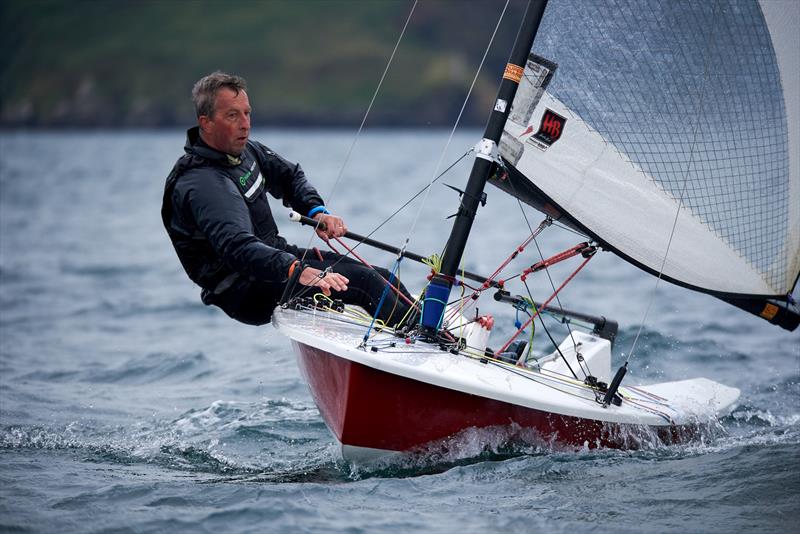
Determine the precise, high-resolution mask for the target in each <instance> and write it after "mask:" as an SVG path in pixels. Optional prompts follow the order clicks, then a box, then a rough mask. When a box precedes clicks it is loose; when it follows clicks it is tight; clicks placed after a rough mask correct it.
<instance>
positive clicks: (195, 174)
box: [161, 72, 410, 325]
mask: <svg viewBox="0 0 800 534" xmlns="http://www.w3.org/2000/svg"><path fill="white" fill-rule="evenodd" d="M192 99H193V101H194V106H195V111H196V113H197V122H198V125H197V126H194V127H192V128H190V129H189V130H188V132H187V139H186V145H185V147H184V150H185V152H186V153H185V154H184V155H183V156H181V157H180V159H178V161H177V163H176V164H175V166H174V167H173V169H172V172H170V174H169V176H168V178H167V182H166V186H165V188H164V198H163V203H162V206H161V217H162V220H163V222H164V226H165V228H166V229H167V233H168V234H169V237H170V239H171V241H172V244H173V246H174V247H175V252H176V253H177V254H178V258H179V259H180V261H181V264H182V265H183V268H184V269H185V270H186V274H188V275H189V278H190V279H191V280H192V281H193V282H195V283H196V284H197V285H199V286H200V287H201V289H202V291H201V299H202V301H203V302H204V303H205V304H206V305H211V304H213V305H215V306H218V307H219V308H221V309H222V310H223V311H224V312H225V313H226V314H228V315H229V316H230V317H232V318H233V319H236V320H237V321H240V322H242V323H246V324H251V325H261V324H265V323H268V322H269V320H270V317H271V315H272V310H273V309H274V308H275V306H276V305H277V304H278V303H279V301H280V299H281V297H282V296H283V294H284V290H285V289H286V286H287V283H288V282H289V281H290V280H292V279H293V278H294V279H296V282H295V283H296V284H299V286H312V287H315V288H317V289H315V290H314V292H319V291H321V292H322V293H324V294H325V295H329V296H331V297H332V298H336V299H341V300H343V301H344V302H345V303H348V304H357V305H359V306H362V307H363V308H365V309H366V310H367V311H368V312H369V313H370V314H375V312H376V310H377V308H378V303H379V301H380V299H381V295H382V294H384V288H385V287H386V281H385V280H389V279H390V273H389V272H388V271H387V270H386V269H382V268H370V267H367V266H365V265H364V264H362V263H359V262H357V261H355V260H353V259H350V258H345V257H342V256H339V255H338V254H334V253H332V252H321V251H318V250H316V249H314V250H311V251H307V250H303V249H300V248H298V247H296V246H294V245H290V244H288V243H287V242H286V240H285V239H284V238H283V237H281V236H280V235H279V234H278V227H277V225H276V224H275V219H274V218H273V216H272V211H271V210H270V206H269V202H268V200H267V193H269V194H270V195H272V196H273V197H275V198H277V199H280V200H282V201H283V203H284V205H286V206H291V207H292V209H294V210H295V211H297V212H298V213H301V214H304V215H307V216H308V217H311V218H313V219H315V220H317V221H319V222H320V223H322V224H324V227H325V229H324V230H322V229H318V230H317V234H319V235H320V237H322V238H323V239H330V238H335V237H341V236H342V235H344V234H345V233H346V232H347V226H346V225H345V223H344V221H343V220H342V218H341V217H338V216H336V215H334V214H332V213H329V212H328V210H327V209H326V208H325V204H324V202H323V201H322V198H321V197H320V195H319V194H318V193H317V191H316V190H315V189H314V187H312V186H311V184H309V183H308V181H307V180H306V177H305V174H304V173H303V170H302V169H301V168H300V165H297V164H293V163H290V162H289V161H287V160H285V159H284V158H282V157H281V156H279V155H278V154H276V153H275V152H273V151H272V150H270V149H269V148H267V147H266V146H264V145H262V144H261V143H258V142H256V141H252V140H250V139H249V135H250V112H251V108H250V103H249V101H248V97H247V85H246V82H245V80H244V79H243V78H241V77H239V76H235V75H230V74H225V73H223V72H214V73H212V74H209V75H208V76H205V77H203V78H201V79H200V80H199V81H198V82H197V83H196V84H195V86H194V89H193V90H192ZM320 226H322V225H320ZM326 269H328V272H324V271H325V270H326ZM298 270H299V272H297V271H298ZM395 285H396V286H398V287H399V288H400V290H401V291H402V292H403V293H404V295H405V296H406V298H410V297H409V295H408V292H407V291H406V290H405V288H403V286H402V285H401V284H400V283H399V282H396V284H395ZM408 310H409V305H408V304H407V303H406V301H404V300H403V299H401V298H398V296H397V294H396V292H394V291H391V290H389V291H386V296H385V299H384V302H383V304H382V305H381V307H380V310H379V311H378V319H380V320H383V321H384V322H386V323H387V324H390V325H397V324H398V323H399V322H400V321H401V320H402V319H403V317H404V316H405V315H406V312H407V311H408Z"/></svg>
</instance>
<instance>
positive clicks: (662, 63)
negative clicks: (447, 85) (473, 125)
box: [493, 0, 800, 298]
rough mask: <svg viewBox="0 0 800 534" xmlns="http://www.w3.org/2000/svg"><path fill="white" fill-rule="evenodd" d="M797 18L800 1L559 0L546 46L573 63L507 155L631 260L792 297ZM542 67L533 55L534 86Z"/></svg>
mask: <svg viewBox="0 0 800 534" xmlns="http://www.w3.org/2000/svg"><path fill="white" fill-rule="evenodd" d="M798 20H800V2H794V1H787V2H781V1H778V2H773V1H767V2H764V12H763V14H762V10H761V7H760V5H759V3H758V2H756V0H742V1H730V0H712V1H709V2H696V1H694V0H685V1H670V2H647V1H630V0H614V1H606V0H603V1H602V2H599V1H585V0H579V1H574V2H569V1H558V0H551V2H550V3H549V5H548V8H547V12H546V14H545V19H544V21H543V23H542V27H541V29H540V33H539V37H537V41H536V44H535V46H534V49H535V52H536V54H538V55H541V56H543V57H545V58H547V60H551V61H552V62H554V63H555V64H557V65H558V66H557V67H556V69H555V74H554V75H553V76H552V81H551V82H550V84H549V86H548V87H547V91H546V92H544V93H543V94H541V93H537V92H536V91H534V90H530V88H528V89H522V88H521V90H520V91H519V92H518V97H517V99H516V100H515V102H514V103H513V106H514V110H515V112H514V113H512V115H511V118H512V120H509V121H508V123H507V125H506V128H505V132H504V136H503V140H502V142H501V145H500V151H501V155H502V156H503V158H504V159H505V160H506V161H507V162H508V163H509V164H510V165H511V166H513V167H514V168H515V169H516V170H517V171H519V172H520V173H522V174H523V175H524V176H525V177H527V178H528V179H529V180H530V181H531V182H532V184H533V186H534V187H533V190H535V191H536V193H538V194H540V195H541V197H542V198H543V199H544V200H545V202H546V203H550V204H554V205H555V206H554V207H553V209H554V211H555V212H557V213H563V214H564V215H566V216H567V217H568V218H569V219H570V220H572V221H574V222H575V223H576V224H577V226H579V227H580V228H581V229H583V230H584V231H586V232H588V233H589V234H591V235H592V236H593V237H595V238H596V239H598V240H599V241H600V242H601V243H603V244H605V245H607V246H608V247H609V248H612V249H613V250H614V251H615V252H617V253H618V254H620V255H621V256H623V257H624V258H626V259H627V260H629V261H631V262H632V263H634V264H636V265H638V266H640V267H642V268H644V269H646V270H648V271H650V272H653V273H662V272H663V275H664V277H666V278H667V279H669V280H672V281H674V282H676V283H679V284H682V285H685V286H689V287H692V288H695V289H699V290H702V291H706V292H709V293H712V294H716V295H718V296H724V297H727V298H737V297H756V296H757V297H776V298H785V296H786V295H787V293H789V292H791V291H792V288H793V287H794V285H795V283H796V281H797V277H798V273H800V185H799V184H800V174H799V169H800V159H798V158H799V157H800V155H799V154H798V150H800V136H799V135H798V128H800V116H799V115H798V113H799V112H800V106H798V98H800V78H799V77H800V74H798V73H799V72H800V60H798V57H800V37H798V35H800V33H798V28H797V24H798ZM541 68H542V67H541V62H539V63H537V61H536V60H535V58H533V57H532V60H531V61H530V62H529V64H528V65H527V66H526V70H525V76H524V77H523V81H522V83H521V85H522V86H524V85H525V84H526V80H528V81H530V80H541V79H542V75H541V72H540V71H541ZM538 94H541V96H540V98H539V100H538V102H535V101H531V100H530V99H531V98H537V96H536V95H538ZM531 95H534V96H533V97H532V96H531ZM512 174H513V172H512ZM493 183H495V184H496V185H500V186H501V187H503V188H504V189H506V190H508V191H510V192H512V193H514V194H517V196H519V197H520V198H522V199H523V200H529V201H530V200H531V199H530V198H528V197H526V195H528V193H524V192H522V191H517V189H519V188H514V187H513V185H512V186H509V184H503V183H497V182H496V181H494V182H493ZM531 203H533V204H536V203H537V202H531ZM541 203H542V200H541V198H540V199H539V200H538V204H539V206H541Z"/></svg>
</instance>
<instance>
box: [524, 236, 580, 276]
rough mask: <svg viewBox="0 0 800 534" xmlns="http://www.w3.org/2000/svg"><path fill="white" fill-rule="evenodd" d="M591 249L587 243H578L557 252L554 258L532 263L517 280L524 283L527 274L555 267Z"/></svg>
mask: <svg viewBox="0 0 800 534" xmlns="http://www.w3.org/2000/svg"><path fill="white" fill-rule="evenodd" d="M592 248H593V247H592V246H591V245H590V244H589V243H578V244H577V245H575V246H574V247H572V248H570V249H568V250H565V251H564V252H559V253H558V254H556V255H555V256H551V257H549V258H547V259H546V260H542V261H540V262H537V263H534V264H533V265H531V266H530V267H528V268H527V269H525V270H524V271H522V275H521V276H520V278H519V279H520V280H521V281H523V282H524V281H525V279H526V278H527V277H528V275H529V274H531V273H535V272H538V271H541V270H542V269H546V268H548V267H550V266H551V265H555V264H556V263H559V262H562V261H564V260H568V259H570V258H572V257H573V256H577V255H578V254H583V253H584V252H585V251H586V250H589V249H592Z"/></svg>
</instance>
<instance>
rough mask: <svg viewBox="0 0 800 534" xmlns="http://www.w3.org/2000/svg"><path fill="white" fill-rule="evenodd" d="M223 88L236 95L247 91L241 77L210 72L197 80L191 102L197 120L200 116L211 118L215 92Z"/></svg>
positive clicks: (215, 100) (215, 101) (215, 98)
mask: <svg viewBox="0 0 800 534" xmlns="http://www.w3.org/2000/svg"><path fill="white" fill-rule="evenodd" d="M223 87H227V88H228V89H230V90H232V91H233V92H235V93H236V94H237V95H238V94H239V91H246V90H247V82H246V81H245V79H244V78H242V77H241V76H236V75H235V74H226V73H224V72H221V71H216V72H212V73H211V74H209V75H208V76H203V77H202V78H200V79H199V80H197V83H196V84H194V87H193V88H192V102H194V110H195V112H196V113H197V117H198V118H200V116H201V115H205V116H206V117H211V116H212V115H213V114H214V107H215V105H216V103H217V91H219V90H220V89H222V88H223Z"/></svg>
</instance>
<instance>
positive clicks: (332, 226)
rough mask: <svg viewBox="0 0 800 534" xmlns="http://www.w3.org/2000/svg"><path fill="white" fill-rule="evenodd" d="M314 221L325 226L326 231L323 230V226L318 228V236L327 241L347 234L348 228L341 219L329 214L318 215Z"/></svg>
mask: <svg viewBox="0 0 800 534" xmlns="http://www.w3.org/2000/svg"><path fill="white" fill-rule="evenodd" d="M313 219H314V220H315V221H317V222H320V223H322V224H324V225H325V230H323V229H322V224H321V225H320V226H319V227H318V228H317V235H318V236H320V237H321V238H322V239H324V240H326V241H327V240H328V239H332V238H334V237H342V236H343V235H344V234H346V233H347V226H345V224H344V221H343V220H342V218H341V217H338V216H336V215H331V214H329V213H317V214H316V215H314V217H313Z"/></svg>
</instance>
